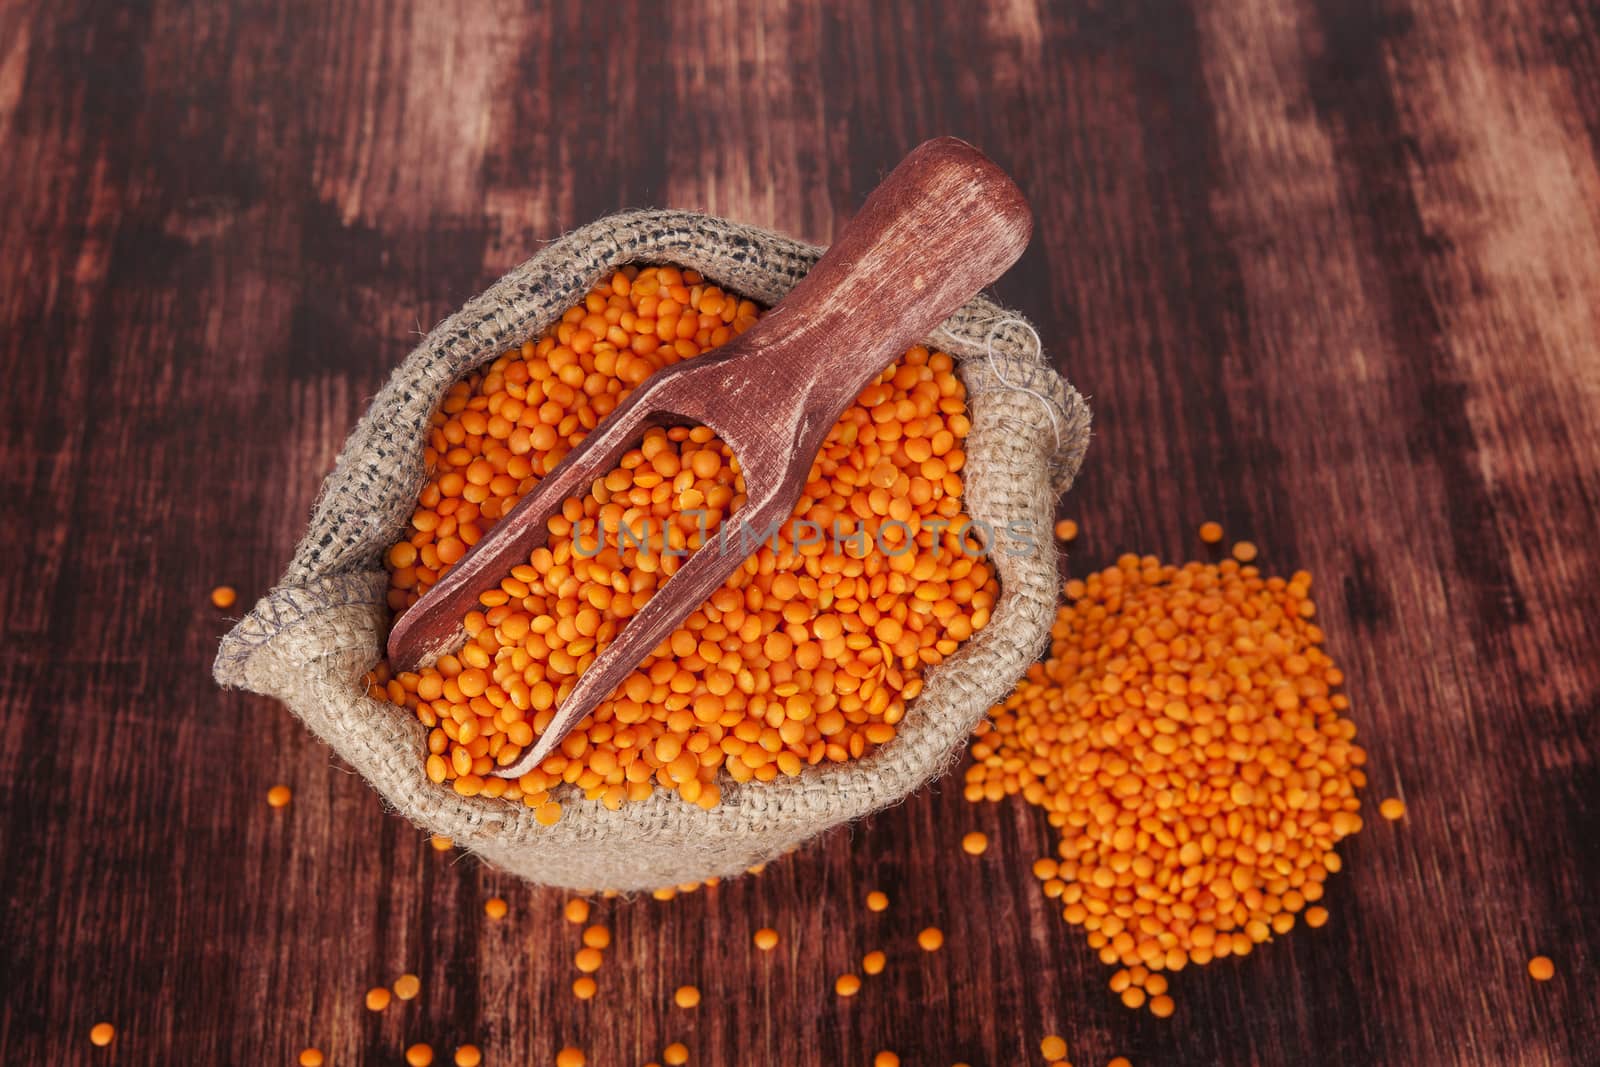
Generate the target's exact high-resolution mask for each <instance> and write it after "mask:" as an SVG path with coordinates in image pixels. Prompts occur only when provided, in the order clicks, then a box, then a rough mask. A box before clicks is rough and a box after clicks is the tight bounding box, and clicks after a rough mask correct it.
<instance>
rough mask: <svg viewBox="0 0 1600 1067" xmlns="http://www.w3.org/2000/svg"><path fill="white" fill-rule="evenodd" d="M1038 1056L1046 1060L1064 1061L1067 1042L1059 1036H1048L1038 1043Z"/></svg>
mask: <svg viewBox="0 0 1600 1067" xmlns="http://www.w3.org/2000/svg"><path fill="white" fill-rule="evenodd" d="M1039 1054H1040V1055H1042V1056H1043V1057H1044V1058H1045V1059H1047V1060H1064V1059H1066V1058H1067V1042H1066V1040H1065V1039H1063V1038H1062V1037H1060V1036H1059V1035H1056V1034H1050V1035H1048V1036H1047V1037H1046V1038H1045V1039H1044V1040H1043V1041H1041V1042H1039Z"/></svg>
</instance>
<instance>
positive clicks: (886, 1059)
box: [872, 1050, 900, 1067]
mask: <svg viewBox="0 0 1600 1067" xmlns="http://www.w3.org/2000/svg"><path fill="white" fill-rule="evenodd" d="M872 1067H900V1057H899V1056H896V1055H895V1054H894V1053H892V1052H889V1051H887V1050H885V1051H883V1052H880V1053H878V1054H877V1055H876V1056H874V1057H872Z"/></svg>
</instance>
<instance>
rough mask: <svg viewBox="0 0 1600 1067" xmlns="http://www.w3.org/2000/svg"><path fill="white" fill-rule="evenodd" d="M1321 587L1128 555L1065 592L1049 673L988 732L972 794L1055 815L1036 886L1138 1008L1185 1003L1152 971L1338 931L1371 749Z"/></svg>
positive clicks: (973, 769) (1242, 567)
mask: <svg viewBox="0 0 1600 1067" xmlns="http://www.w3.org/2000/svg"><path fill="white" fill-rule="evenodd" d="M1251 547H1252V548H1253V547H1254V546H1251ZM1247 554H1248V553H1247ZM1310 589H1311V576H1310V575H1309V574H1307V573H1305V572H1304V571H1301V572H1297V573H1296V574H1294V575H1292V576H1290V577H1288V578H1277V577H1267V576H1264V575H1262V574H1261V572H1260V571H1259V570H1258V569H1257V568H1256V567H1254V566H1250V565H1247V564H1243V563H1241V562H1239V561H1238V560H1235V559H1229V560H1224V561H1221V562H1219V563H1187V564H1184V565H1182V566H1174V565H1169V564H1162V563H1161V562H1160V561H1159V560H1157V559H1156V558H1155V557H1153V556H1137V555H1132V554H1128V555H1124V556H1122V557H1121V558H1119V559H1118V560H1117V561H1116V564H1115V565H1113V566H1111V567H1107V568H1105V569H1104V570H1101V571H1099V572H1097V573H1094V574H1091V575H1089V576H1088V577H1086V578H1082V579H1073V580H1071V581H1069V582H1067V583H1066V593H1067V602H1066V604H1065V606H1064V607H1063V608H1062V609H1061V610H1060V612H1059V614H1058V616H1057V619H1056V622H1055V624H1054V626H1053V627H1052V630H1051V638H1052V645H1051V650H1050V656H1049V658H1048V660H1047V661H1046V662H1044V663H1039V664H1035V665H1034V666H1033V667H1031V668H1030V669H1029V671H1028V674H1027V676H1026V677H1025V678H1024V679H1023V680H1022V682H1020V683H1019V684H1018V686H1017V688H1016V690H1015V691H1014V692H1013V693H1012V695H1011V696H1010V697H1009V698H1008V699H1007V700H1006V701H1005V702H1004V703H1003V704H1001V705H999V706H997V707H995V708H993V709H991V710H990V713H989V717H988V719H987V721H986V722H984V723H982V724H980V726H979V727H978V729H977V731H976V734H975V737H974V740H973V744H972V757H973V761H972V764H971V765H970V766H969V767H968V769H967V771H966V780H965V784H964V789H963V792H964V795H965V796H966V797H967V799H968V800H971V801H973V802H975V803H977V802H986V801H988V802H992V801H998V800H1000V799H1001V798H1003V797H1005V796H1009V795H1013V794H1021V795H1022V796H1023V797H1024V798H1025V799H1027V800H1028V801H1029V802H1030V803H1033V804H1035V805H1037V806H1040V807H1042V808H1044V809H1045V811H1046V812H1047V813H1048V816H1049V821H1050V823H1051V825H1052V826H1053V827H1055V828H1056V831H1057V833H1058V835H1059V842H1058V845H1057V849H1056V856H1055V857H1047V858H1045V859H1041V860H1040V861H1038V862H1037V863H1035V864H1034V869H1033V873H1034V875H1035V876H1036V877H1037V878H1039V879H1040V881H1041V883H1042V885H1043V887H1044V890H1045V892H1046V893H1047V894H1048V895H1050V896H1051V897H1052V899H1055V900H1056V901H1057V902H1058V904H1059V905H1060V906H1061V908H1062V912H1061V914H1062V917H1063V918H1064V919H1065V920H1066V921H1067V922H1069V923H1071V924H1073V925H1075V926H1080V927H1083V928H1084V930H1085V931H1086V934H1087V936H1088V939H1089V942H1090V946H1091V947H1092V948H1094V949H1095V950H1096V951H1097V952H1098V953H1099V955H1100V958H1101V959H1102V961H1103V962H1105V963H1107V964H1110V965H1114V966H1119V967H1121V968H1123V970H1121V971H1119V972H1118V973H1117V975H1116V976H1115V977H1114V978H1113V980H1112V988H1113V991H1114V992H1117V993H1118V994H1119V995H1120V996H1122V997H1123V998H1124V1000H1125V1001H1136V1002H1137V1004H1135V1005H1131V1006H1138V1005H1142V1004H1143V1003H1144V1002H1145V1000H1146V999H1147V998H1157V997H1164V996H1166V992H1165V990H1166V986H1165V979H1162V980H1161V981H1160V982H1158V983H1157V988H1158V989H1159V990H1160V991H1159V992H1158V991H1157V989H1152V988H1148V987H1147V985H1146V983H1147V981H1148V979H1149V978H1150V977H1153V972H1156V971H1163V972H1170V971H1174V970H1178V969H1181V968H1182V967H1184V966H1185V965H1187V964H1189V963H1200V964H1203V963H1208V962H1210V961H1212V960H1214V959H1220V958H1222V957H1224V956H1229V955H1244V954H1246V953H1248V952H1250V951H1251V950H1252V949H1253V948H1254V946H1255V945H1256V944H1259V943H1260V942H1262V941H1265V940H1268V939H1269V938H1271V937H1272V936H1274V935H1278V934H1284V933H1287V932H1288V931H1289V930H1290V929H1291V928H1292V927H1293V925H1294V923H1295V921H1296V919H1297V918H1301V917H1303V918H1304V920H1305V922H1306V924H1307V925H1309V926H1320V925H1321V924H1322V923H1324V922H1326V920H1327V912H1326V910H1325V909H1324V908H1322V907H1320V906H1318V907H1308V905H1311V904H1313V903H1314V902H1316V901H1318V900H1320V899H1321V898H1322V896H1323V890H1324V884H1325V882H1326V879H1327V878H1328V876H1329V875H1331V874H1334V873H1336V872H1338V871H1339V870H1340V868H1341V867H1342V863H1341V861H1340V858H1339V856H1338V854H1337V852H1336V851H1335V849H1336V846H1337V845H1338V843H1339V842H1340V841H1341V840H1342V839H1343V838H1345V837H1348V836H1350V835H1351V834H1354V833H1357V832H1359V831H1360V829H1361V826H1362V820H1361V816H1360V814H1359V811H1360V800H1359V796H1358V794H1359V791H1360V790H1361V789H1362V788H1363V787H1364V786H1365V785H1366V774H1365V770H1364V766H1365V763H1366V753H1365V752H1364V751H1363V750H1362V749H1361V748H1360V746H1358V745H1357V744H1355V726H1354V724H1353V723H1352V722H1351V721H1350V720H1349V719H1348V718H1347V717H1346V716H1345V712H1346V711H1347V709H1348V708H1349V701H1348V700H1347V698H1346V697H1345V696H1344V695H1343V694H1342V693H1340V692H1339V687H1340V685H1341V684H1342V682H1343V678H1344V676H1343V674H1342V672H1340V671H1339V670H1338V669H1337V668H1336V667H1335V666H1334V664H1333V662H1332V661H1331V660H1330V659H1329V657H1328V656H1327V654H1326V653H1325V652H1324V651H1323V647H1322V646H1323V640H1324V635H1323V633H1322V631H1321V629H1320V628H1319V627H1318V626H1316V624H1315V623H1314V622H1313V621H1312V620H1313V617H1314V616H1315V607H1314V604H1313V602H1312V600H1311V594H1310ZM1135 973H1137V975H1138V978H1137V981H1136V980H1135V979H1134V975H1135ZM1165 1007H1166V1004H1165V1003H1162V1004H1161V1005H1160V1007H1159V1008H1157V1007H1156V1006H1155V1005H1152V1008H1153V1010H1157V1011H1158V1012H1159V1011H1160V1010H1164V1009H1165Z"/></svg>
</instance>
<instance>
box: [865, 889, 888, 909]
mask: <svg viewBox="0 0 1600 1067" xmlns="http://www.w3.org/2000/svg"><path fill="white" fill-rule="evenodd" d="M888 907H889V894H887V893H883V892H880V891H878V890H876V889H874V890H873V891H872V892H870V893H868V894H867V910H868V911H883V910H885V909H887V908H888Z"/></svg>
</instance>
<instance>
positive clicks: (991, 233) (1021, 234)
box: [744, 137, 1033, 425]
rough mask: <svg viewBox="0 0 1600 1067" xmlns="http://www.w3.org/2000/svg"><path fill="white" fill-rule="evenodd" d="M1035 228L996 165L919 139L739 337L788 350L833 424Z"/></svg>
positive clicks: (963, 149) (950, 140)
mask: <svg viewBox="0 0 1600 1067" xmlns="http://www.w3.org/2000/svg"><path fill="white" fill-rule="evenodd" d="M1032 232H1033V212H1032V211H1031V210H1029V208H1028V201H1027V198H1026V197H1025V196H1023V194H1022V190H1021V189H1019V188H1017V184H1016V183H1015V182H1014V181H1012V180H1011V178H1010V177H1008V176H1007V175H1006V173H1005V171H1003V170H1001V169H1000V167H999V165H998V164H996V163H995V162H994V161H993V160H991V159H990V158H989V157H988V156H985V155H984V154H983V153H982V152H980V151H978V150H977V149H976V148H974V147H972V146H971V145H970V144H967V143H966V142H965V141H962V140H960V139H958V138H955V137H938V138H935V139H933V140H931V141H924V142H923V143H922V144H921V145H919V146H917V148H915V149H914V150H912V152H911V154H910V155H908V156H906V157H905V159H903V160H901V162H900V164H899V165H898V166H896V167H895V168H894V170H892V171H890V172H889V174H888V175H887V176H886V177H885V178H884V179H883V181H882V182H881V183H879V185H878V187H877V188H876V189H874V190H873V191H872V193H871V194H870V195H869V196H868V197H867V199H866V202H865V203H863V204H862V205H861V210H860V211H858V212H857V213H856V214H855V216H854V217H853V218H852V219H851V220H850V221H849V222H848V223H847V224H846V225H845V227H844V230H843V231H842V232H841V233H840V234H839V236H838V238H837V239H836V240H835V241H834V242H833V244H832V245H831V246H830V247H829V248H828V250H827V252H826V253H824V254H823V256H822V258H821V259H820V260H818V261H817V265H816V266H815V267H813V268H811V270H810V271H809V272H808V273H807V274H806V276H805V277H804V278H802V279H801V280H800V282H799V283H798V284H797V285H796V286H795V287H794V289H793V290H792V291H791V292H790V293H789V294H788V295H787V296H785V297H784V298H783V300H782V301H781V302H780V303H779V304H778V306H777V307H776V308H774V309H773V310H772V311H771V312H770V313H769V314H768V315H767V316H766V317H764V318H763V319H762V320H761V321H760V322H759V323H757V324H756V325H755V326H754V327H753V328H752V329H751V330H750V331H749V333H747V334H746V335H745V338H744V340H745V341H746V343H747V344H748V345H750V347H752V348H758V347H764V346H765V345H772V346H777V345H782V346H783V348H784V349H785V355H786V356H787V357H789V358H786V359H784V360H783V362H782V366H784V367H786V368H787V369H788V374H789V378H790V382H789V384H790V385H792V386H793V387H794V388H796V389H797V390H799V391H800V392H801V393H802V394H804V395H807V396H808V397H810V398H811V401H812V404H814V405H818V406H820V407H823V408H824V409H825V410H822V411H819V412H818V414H820V415H822V416H824V417H825V418H824V421H825V425H832V423H833V421H834V420H836V419H837V418H838V416H839V415H840V414H841V413H843V411H844V409H845V408H846V407H848V406H849V404H850V402H851V401H852V400H853V399H855V397H856V395H857V394H858V393H859V392H860V391H861V389H863V388H864V387H865V386H866V385H867V384H868V383H869V382H870V381H871V380H872V378H873V377H875V376H876V375H877V374H879V373H881V372H882V371H883V368H885V367H887V366H888V365H889V363H890V362H892V361H893V360H894V358H895V357H896V356H898V355H899V354H900V353H901V352H903V351H905V349H907V348H908V347H910V346H911V345H913V344H916V343H917V342H918V341H921V340H922V339H923V338H925V337H926V336H927V335H928V334H929V333H930V332H932V331H933V329H934V328H935V327H936V326H938V325H939V323H941V322H943V321H944V320H945V319H946V318H948V317H949V316H950V314H951V313H952V312H954V311H955V310H956V309H957V308H959V307H960V306H961V305H962V304H964V303H966V302H967V301H968V300H969V299H971V298H972V296H973V294H974V293H977V292H978V291H979V290H981V289H982V288H984V287H985V286H987V285H990V284H991V283H993V282H994V281H995V280H996V279H997V278H999V277H1000V276H1001V275H1002V274H1004V273H1005V272H1006V270H1007V269H1008V268H1009V267H1010V266H1011V265H1012V264H1013V263H1015V262H1016V261H1017V258H1018V257H1019V256H1021V255H1022V252H1023V249H1025V248H1026V247H1027V245H1028V238H1029V236H1030V235H1031V234H1032ZM757 331H759V333H760V336H757V337H751V336H750V334H755V333H757ZM819 401H827V402H830V403H825V404H819Z"/></svg>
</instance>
